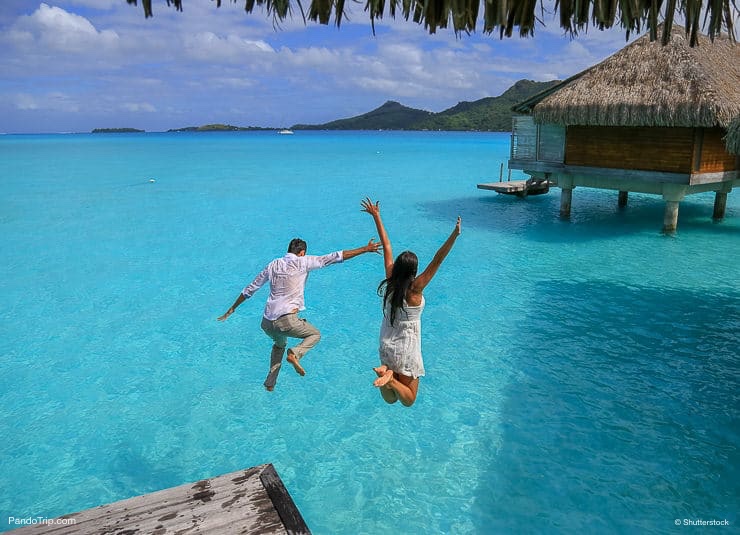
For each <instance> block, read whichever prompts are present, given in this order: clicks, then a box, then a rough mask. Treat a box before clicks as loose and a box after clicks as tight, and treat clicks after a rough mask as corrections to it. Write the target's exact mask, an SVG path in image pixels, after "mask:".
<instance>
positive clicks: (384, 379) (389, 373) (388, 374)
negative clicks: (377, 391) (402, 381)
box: [373, 369, 393, 387]
mask: <svg viewBox="0 0 740 535" xmlns="http://www.w3.org/2000/svg"><path fill="white" fill-rule="evenodd" d="M391 379H393V370H388V369H386V371H385V373H383V375H381V376H380V377H378V378H377V379H375V381H373V386H378V387H380V386H385V385H387V384H388V382H389V381H390V380H391Z"/></svg>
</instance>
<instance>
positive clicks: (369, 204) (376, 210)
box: [360, 197, 380, 217]
mask: <svg viewBox="0 0 740 535" xmlns="http://www.w3.org/2000/svg"><path fill="white" fill-rule="evenodd" d="M360 204H362V211H363V212H367V213H368V214H370V215H371V216H373V217H380V201H375V204H373V201H371V200H370V197H367V198H365V199H364V200H363V201H362V202H361V203H360Z"/></svg>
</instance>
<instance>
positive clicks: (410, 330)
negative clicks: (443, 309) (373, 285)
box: [379, 296, 425, 379]
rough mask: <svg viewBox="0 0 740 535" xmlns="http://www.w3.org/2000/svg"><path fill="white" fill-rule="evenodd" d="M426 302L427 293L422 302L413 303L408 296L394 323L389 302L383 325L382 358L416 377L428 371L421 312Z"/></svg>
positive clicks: (391, 366)
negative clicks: (410, 302)
mask: <svg viewBox="0 0 740 535" xmlns="http://www.w3.org/2000/svg"><path fill="white" fill-rule="evenodd" d="M424 305H425V301H424V296H422V298H421V304H420V305H419V306H414V307H412V306H409V305H408V303H406V300H404V302H403V308H402V309H399V310H397V311H396V318H395V321H394V322H393V325H391V320H390V318H391V314H390V303H389V305H388V306H387V307H386V310H385V314H384V315H383V323H382V325H381V327H380V349H379V352H380V362H382V363H383V364H385V365H386V366H388V368H390V369H391V370H393V371H394V372H396V373H400V374H402V375H406V376H407V377H413V378H414V379H416V378H417V377H421V376H422V375H424V361H423V360H422V358H421V313H422V312H423V311H424Z"/></svg>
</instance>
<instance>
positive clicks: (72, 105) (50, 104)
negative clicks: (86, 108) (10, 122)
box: [11, 91, 80, 113]
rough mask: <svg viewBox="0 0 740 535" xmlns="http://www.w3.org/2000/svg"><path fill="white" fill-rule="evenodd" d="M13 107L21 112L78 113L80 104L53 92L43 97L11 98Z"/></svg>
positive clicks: (27, 94)
mask: <svg viewBox="0 0 740 535" xmlns="http://www.w3.org/2000/svg"><path fill="white" fill-rule="evenodd" d="M11 100H12V101H13V105H14V106H15V108H16V109H18V110H21V111H50V112H73V113H74V112H78V111H80V105H79V103H78V102H77V101H76V100H75V99H74V98H72V97H70V96H69V95H67V94H65V93H60V92H58V91H52V92H49V93H45V94H41V95H32V94H29V93H19V94H16V95H14V96H12V97H11Z"/></svg>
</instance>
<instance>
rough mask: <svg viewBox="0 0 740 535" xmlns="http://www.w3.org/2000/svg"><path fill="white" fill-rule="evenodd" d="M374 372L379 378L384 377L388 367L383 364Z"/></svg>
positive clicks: (374, 369)
mask: <svg viewBox="0 0 740 535" xmlns="http://www.w3.org/2000/svg"><path fill="white" fill-rule="evenodd" d="M373 371H374V372H375V373H377V374H378V377H382V376H383V375H384V374H385V372H386V371H388V366H386V365H385V364H381V365H380V366H378V367H377V368H373Z"/></svg>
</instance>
